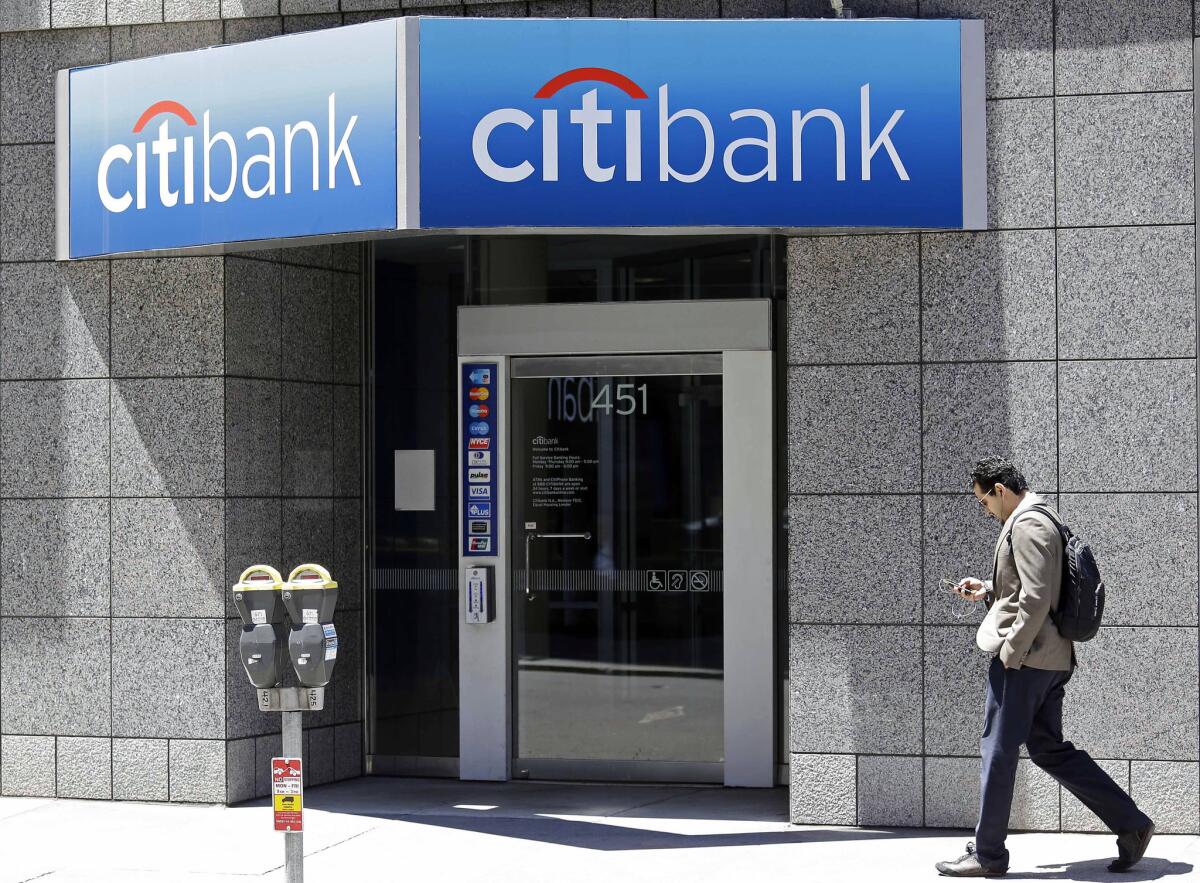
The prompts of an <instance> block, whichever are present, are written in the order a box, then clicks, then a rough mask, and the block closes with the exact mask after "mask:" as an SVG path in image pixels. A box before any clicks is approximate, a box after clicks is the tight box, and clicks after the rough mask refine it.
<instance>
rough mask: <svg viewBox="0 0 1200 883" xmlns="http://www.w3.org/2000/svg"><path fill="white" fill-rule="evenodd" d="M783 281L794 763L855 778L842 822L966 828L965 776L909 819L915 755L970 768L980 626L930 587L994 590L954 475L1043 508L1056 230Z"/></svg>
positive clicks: (862, 245) (809, 772)
mask: <svg viewBox="0 0 1200 883" xmlns="http://www.w3.org/2000/svg"><path fill="white" fill-rule="evenodd" d="M789 263H790V267H789V276H790V279H789V288H790V292H791V294H790V297H789V313H790V315H789V323H790V328H789V332H790V333H789V363H790V364H791V365H792V367H791V369H790V373H791V387H792V388H791V392H790V394H789V398H790V402H789V406H790V407H789V411H790V422H791V424H792V425H791V431H790V442H789V446H790V448H791V451H790V457H791V464H792V468H791V472H792V474H791V477H790V492H791V494H792V497H791V520H790V521H791V523H790V532H791V538H790V546H791V555H790V566H791V574H790V596H791V616H790V621H791V622H792V624H793V627H792V630H793V638H792V648H791V657H792V662H791V684H790V687H791V691H792V698H791V721H792V722H791V727H792V733H791V749H792V751H793V752H796V753H798V754H802V755H808V756H809V757H807V758H806V759H805V761H804V766H803V770H804V772H803V773H802V775H806V776H815V777H817V778H818V779H819V778H822V777H832V778H833V779H835V780H838V781H845V777H846V776H847V775H849V776H850V777H851V778H855V777H856V778H857V779H858V781H857V784H856V785H855V787H856V788H857V790H858V793H859V800H858V802H857V810H856V811H855V810H854V809H853V806H854V803H850V804H849V806H850V807H851V809H850V812H851V813H855V812H856V814H857V818H856V819H852V820H850V819H848V821H852V822H853V821H856V822H857V823H860V824H904V825H919V824H923V823H933V824H945V825H948V826H966V825H970V824H973V821H974V818H973V816H974V813H975V810H976V807H975V806H974V805H973V802H972V801H971V800H970V799H961V800H960V799H957V798H953V797H952V795H953V794H955V793H958V792H969V791H970V788H969V787H966V786H967V785H969V784H970V780H972V779H977V777H978V771H977V769H974V770H970V769H968V768H967V767H968V766H970V765H967V766H962V765H957V766H952V767H950V768H948V769H947V771H946V772H949V773H952V776H951V779H952V781H948V782H946V783H945V784H946V785H947V786H949V789H948V791H945V792H942V791H939V793H938V794H931V795H930V797H931V798H932V800H931V801H930V805H929V806H928V807H926V806H923V805H921V803H920V799H919V797H917V795H920V794H922V793H925V785H926V781H925V780H926V778H927V777H928V776H930V775H932V773H931V772H928V771H925V770H924V765H923V764H922V763H921V761H920V759H919V757H913V755H921V754H935V755H941V756H943V757H950V758H953V757H955V756H961V757H972V756H978V739H979V727H980V725H981V724H980V713H981V709H982V706H983V691H984V684H985V680H984V673H985V669H986V662H987V660H986V658H985V657H984V656H983V654H981V653H979V652H978V651H977V650H976V649H975V645H974V629H975V625H976V623H977V622H978V620H979V618H980V615H981V614H980V611H978V610H976V609H974V608H970V607H967V606H966V605H965V604H963V603H962V602H957V601H956V600H955V599H954V598H953V597H952V596H951V595H950V594H949V592H947V590H946V589H945V588H944V587H943V586H942V585H941V584H940V580H941V579H952V580H957V579H959V578H961V577H963V576H967V575H976V576H979V577H984V578H985V577H987V576H989V575H990V571H991V566H992V551H993V548H994V543H995V539H996V535H997V530H998V527H999V526H998V525H997V524H995V522H992V521H990V520H988V519H986V518H985V517H983V515H982V514H981V513H980V511H979V509H978V506H977V504H976V503H975V501H974V499H973V497H972V496H970V495H969V470H970V468H971V466H972V465H973V464H974V463H975V461H976V460H978V459H980V458H981V457H984V456H987V455H991V454H1000V455H1003V456H1007V457H1009V458H1011V459H1012V460H1013V461H1014V462H1016V463H1017V464H1018V465H1019V466H1020V467H1021V468H1022V469H1023V470H1024V471H1025V473H1026V475H1027V477H1028V478H1029V480H1030V484H1031V485H1032V486H1033V487H1034V488H1035V489H1037V490H1039V491H1042V492H1049V493H1051V494H1053V493H1054V491H1055V490H1056V478H1057V466H1056V464H1057V430H1056V421H1055V413H1056V381H1055V367H1054V364H1053V362H1052V361H1051V362H1049V363H1046V362H1037V361H1033V360H1034V359H1047V358H1048V359H1051V360H1052V359H1053V358H1054V355H1055V342H1054V336H1055V327H1054V319H1055V308H1054V298H1055V292H1054V270H1053V234H1052V233H1051V232H1047V231H1037V232H1034V233H1026V232H1023V231H1014V232H1012V233H1009V232H984V233H946V234H931V235H921V236H917V235H900V236H861V237H836V238H834V237H828V238H824V237H823V238H817V239H797V240H793V241H792V243H791V248H790V249H789ZM914 626H916V627H917V628H914ZM921 626H927V627H928V628H926V629H924V635H923V630H922V628H921ZM884 660H886V662H884ZM829 754H835V755H836V754H841V755H843V756H846V755H855V754H859V755H868V754H869V755H902V756H901V757H893V758H887V757H884V758H861V759H860V762H858V763H855V764H852V765H851V766H850V767H848V768H847V769H846V770H845V771H842V772H839V771H837V770H835V769H834V764H835V763H836V760H824V761H822V760H821V758H820V757H819V756H820V755H829ZM810 761H814V762H815V764H816V766H815V767H813V768H811V769H810V767H812V766H813V765H812V764H811V763H810ZM794 781H795V779H794ZM842 787H846V786H844V785H843V786H842ZM976 787H977V786H976ZM889 788H899V789H901V790H904V791H906V792H908V793H909V795H910V796H909V797H907V798H905V799H903V800H896V799H894V798H888V797H886V795H885V794H884V793H883V792H885V791H887V790H888V789H889ZM914 798H915V799H914ZM794 799H796V798H795V796H794ZM940 800H950V801H951V802H952V804H953V807H952V808H951V809H949V810H948V811H943V810H941V809H939V808H938V807H937V806H936V801H940ZM801 802H803V801H801ZM846 805H847V804H845V803H843V804H841V806H843V807H844V806H846ZM827 810H828V807H825V808H824V809H822V808H819V807H814V813H813V815H812V817H811V818H812V819H813V820H814V821H815V820H818V819H820V820H822V821H828V816H826V817H825V818H823V819H822V818H821V815H822V813H823V812H825V811H827ZM842 812H843V813H844V810H843V811H842ZM797 815H798V817H799V818H800V819H801V820H804V813H803V811H801V812H799V813H798V814H797ZM840 820H841V819H840V818H839V821H840ZM1054 823H1055V824H1054V826H1055V827H1057V817H1056V818H1055V819H1054Z"/></svg>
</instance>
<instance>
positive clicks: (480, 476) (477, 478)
mask: <svg viewBox="0 0 1200 883" xmlns="http://www.w3.org/2000/svg"><path fill="white" fill-rule="evenodd" d="M491 480H492V470H490V469H469V470H467V481H469V482H471V484H481V483H483V482H488V481H491Z"/></svg>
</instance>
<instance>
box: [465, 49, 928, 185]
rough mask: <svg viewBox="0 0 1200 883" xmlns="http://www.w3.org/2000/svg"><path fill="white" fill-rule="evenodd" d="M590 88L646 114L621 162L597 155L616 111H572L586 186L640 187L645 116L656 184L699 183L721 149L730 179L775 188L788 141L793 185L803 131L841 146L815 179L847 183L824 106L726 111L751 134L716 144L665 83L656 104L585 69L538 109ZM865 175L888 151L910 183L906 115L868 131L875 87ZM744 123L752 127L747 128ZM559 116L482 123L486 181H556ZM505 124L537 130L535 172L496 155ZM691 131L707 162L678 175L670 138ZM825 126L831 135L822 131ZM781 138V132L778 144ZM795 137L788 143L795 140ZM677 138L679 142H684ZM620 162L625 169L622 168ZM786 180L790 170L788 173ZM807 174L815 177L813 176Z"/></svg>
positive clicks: (500, 113) (896, 113)
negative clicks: (620, 183)
mask: <svg viewBox="0 0 1200 883" xmlns="http://www.w3.org/2000/svg"><path fill="white" fill-rule="evenodd" d="M584 82H597V83H600V84H602V85H609V86H612V87H614V88H616V89H619V90H620V91H621V92H624V93H625V95H626V96H628V97H629V98H630V99H632V100H633V101H635V102H639V103H640V102H642V101H645V102H647V108H648V112H647V113H646V114H644V112H643V110H642V109H641V108H640V107H634V108H628V109H626V110H625V112H624V119H623V121H622V123H621V125H623V126H624V136H625V137H624V151H623V156H619V157H618V156H601V155H600V140H601V138H600V130H601V127H607V126H612V125H616V123H615V122H614V120H613V111H612V110H611V109H607V108H604V107H602V106H601V105H600V89H599V87H597V88H593V89H589V90H588V91H587V92H585V93H584V94H583V96H582V98H581V99H580V103H579V106H578V107H575V108H571V109H570V111H569V114H568V116H567V125H572V126H579V127H580V137H581V142H582V147H581V153H582V155H581V156H579V157H578V158H572V161H578V162H579V163H580V165H581V167H582V170H583V173H584V175H586V176H587V178H588V180H590V181H594V182H597V183H604V182H606V181H612V180H613V179H614V178H615V177H616V176H617V173H618V171H620V173H621V175H622V177H623V178H624V180H626V181H641V180H642V176H643V169H642V160H643V144H642V132H643V128H644V126H643V123H644V115H649V116H650V125H656V126H657V130H658V157H657V159H658V162H657V179H658V180H659V181H680V182H682V183H684V184H694V183H696V182H698V181H702V180H703V179H704V178H706V177H707V176H708V175H709V174H710V173H713V169H714V166H716V165H717V153H718V150H720V154H721V162H720V165H719V169H720V172H721V173H723V174H724V175H726V176H727V177H728V178H730V179H731V180H733V181H736V182H739V183H751V182H754V181H758V180H760V179H764V178H765V179H766V180H768V181H776V180H778V178H779V174H780V173H779V155H780V152H781V146H780V145H781V143H782V144H783V148H784V149H785V150H787V151H788V152H790V155H791V169H790V178H791V180H792V181H797V182H799V181H803V180H804V171H805V170H804V157H803V146H804V137H805V130H806V128H808V127H809V126H811V127H812V128H811V129H810V130H809V132H810V134H809V137H810V138H811V137H826V138H832V139H833V140H834V148H835V149H834V162H833V164H832V165H833V167H832V168H829V169H819V170H817V171H816V172H815V174H820V175H831V176H832V177H833V178H834V179H835V180H837V181H845V180H846V128H847V126H846V122H845V121H844V120H843V119H842V116H841V115H840V114H838V113H836V112H834V111H833V110H830V109H828V108H823V107H816V108H811V109H808V110H804V109H801V108H797V109H795V110H792V111H791V112H790V114H789V115H788V118H787V119H783V120H777V119H776V118H775V116H773V115H772V114H771V113H769V112H768V111H766V110H764V109H762V108H756V107H744V108H740V109H738V110H734V111H732V112H731V113H729V120H730V122H732V123H736V124H739V125H741V126H743V127H744V129H745V136H744V137H739V138H735V139H733V140H730V141H729V142H728V143H727V144H724V145H719V144H718V143H717V136H716V132H715V129H714V127H713V123H712V119H711V118H710V117H709V115H708V114H706V113H705V112H703V111H701V110H699V109H697V108H694V107H682V106H678V105H676V106H675V109H672V103H671V95H670V86H669V84H667V83H663V84H662V85H660V86H659V87H658V90H657V94H656V98H655V99H654V100H652V99H651V98H650V96H649V95H648V94H647V93H646V91H645V90H644V89H643V88H642V87H641V86H639V85H638V84H637V83H636V82H634V81H633V80H631V79H630V78H629V77H627V76H625V75H624V74H621V73H618V72H617V71H614V70H610V69H609V68H601V67H580V68H575V69H573V70H569V71H565V72H563V73H561V74H559V75H558V76H556V77H553V78H551V79H550V80H549V81H547V82H546V84H545V85H543V86H542V87H541V88H540V89H538V90H537V91H536V92H535V93H534V96H533V97H534V98H535V99H538V100H539V101H548V100H549V99H551V98H553V97H554V96H555V95H556V94H558V93H559V92H560V91H561V90H563V89H565V88H566V87H568V86H572V85H575V84H577V83H584ZM858 104H859V107H858V110H859V118H858V135H859V138H858V142H859V168H858V170H857V171H858V177H860V178H861V179H862V180H863V181H870V180H871V174H872V166H873V161H874V159H875V156H876V154H877V153H878V152H879V151H880V150H881V149H882V150H883V151H884V152H885V153H886V154H887V157H888V159H889V160H890V161H891V167H892V172H893V173H894V174H895V175H896V176H897V177H898V178H899V180H901V181H908V180H909V175H908V170H907V169H906V168H905V165H904V162H903V160H902V159H901V156H900V151H899V150H898V149H897V147H896V145H895V143H894V142H893V141H892V134H893V130H894V129H895V127H896V125H897V124H898V123H899V122H900V120H901V118H902V117H903V116H904V109H903V108H897V109H895V110H893V111H892V113H891V115H890V116H889V117H888V120H887V122H886V123H885V124H884V125H883V127H882V128H880V129H878V131H877V133H874V134H873V129H872V124H871V84H870V83H863V84H862V86H861V87H860V88H859V102H858ZM742 121H745V122H744V124H743V123H742ZM561 122H562V121H561V120H560V118H559V109H557V108H553V107H546V106H544V105H543V106H541V108H540V120H538V119H535V117H534V115H533V114H531V113H529V112H528V111H526V110H522V109H521V108H519V107H503V108H499V109H497V110H493V111H491V112H490V113H488V114H486V115H484V117H483V118H482V119H480V120H479V122H478V123H477V124H476V126H475V129H474V132H473V134H472V137H471V153H472V156H473V157H474V160H475V165H476V167H477V168H478V169H479V170H480V171H481V172H482V173H483V174H485V175H486V176H487V177H489V178H491V179H492V180H494V181H500V182H503V183H510V184H511V183H517V182H520V181H524V180H525V179H526V178H529V177H531V176H532V175H534V174H537V173H539V172H540V175H541V179H542V180H543V181H558V180H559V166H560V160H562V157H560V155H559V141H560V139H559V127H560V124H561ZM505 126H517V127H519V128H521V129H523V130H525V131H529V130H531V129H532V128H534V127H535V126H536V127H538V128H540V130H541V131H540V134H541V156H540V157H538V158H537V159H538V164H537V165H535V164H534V157H532V156H530V157H527V158H525V159H523V160H522V161H521V162H519V163H516V164H515V165H503V164H501V163H500V162H498V161H497V160H496V159H495V157H494V156H493V154H492V150H491V139H492V136H493V133H495V132H496V131H497V130H499V129H501V128H502V127H505ZM688 126H690V127H692V131H691V132H690V133H688V134H689V136H693V135H695V134H696V133H697V132H698V133H699V135H700V137H701V139H702V146H703V150H702V156H701V158H700V160H699V162H698V163H697V164H696V165H695V167H694V168H678V167H676V166H675V165H673V164H672V158H671V136H672V132H673V131H679V130H682V129H683V128H684V127H688ZM818 128H823V129H824V132H822V133H818V131H817V130H818ZM780 130H782V131H783V136H782V137H781V134H780ZM789 135H790V137H788V136H789ZM677 137H678V136H677ZM618 163H619V164H620V168H619V169H618ZM785 174H787V172H785ZM809 174H810V176H811V175H812V174H814V172H813V170H812V169H810V170H809Z"/></svg>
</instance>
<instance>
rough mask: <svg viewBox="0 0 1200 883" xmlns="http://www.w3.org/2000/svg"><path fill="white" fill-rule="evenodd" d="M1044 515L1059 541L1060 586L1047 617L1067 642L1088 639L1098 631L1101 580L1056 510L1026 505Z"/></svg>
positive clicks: (1090, 557)
mask: <svg viewBox="0 0 1200 883" xmlns="http://www.w3.org/2000/svg"><path fill="white" fill-rule="evenodd" d="M1029 508H1030V509H1037V510H1038V511H1040V512H1041V513H1042V514H1043V515H1046V516H1047V517H1048V518H1049V519H1050V520H1051V521H1053V522H1054V526H1055V527H1057V528H1058V533H1059V535H1060V536H1061V537H1062V541H1063V573H1062V589H1061V591H1060V592H1059V596H1058V606H1057V607H1056V608H1054V609H1053V610H1051V611H1050V618H1051V619H1052V620H1053V621H1054V624H1055V625H1056V626H1057V627H1058V633H1059V634H1060V635H1062V636H1063V637H1064V638H1066V639H1067V640H1068V641H1090V640H1091V639H1092V638H1094V637H1096V632H1098V631H1099V630H1100V619H1101V618H1102V617H1103V616H1104V580H1103V579H1102V578H1101V577H1100V568H1098V567H1097V566H1096V558H1095V556H1093V555H1092V549H1091V547H1090V546H1089V545H1088V544H1087V543H1086V542H1084V540H1083V538H1082V537H1077V536H1075V534H1073V533H1071V528H1069V527H1067V526H1066V525H1065V524H1063V522H1062V519H1060V518H1059V517H1058V515H1057V513H1055V512H1054V510H1053V509H1051V508H1050V507H1049V506H1046V505H1043V504H1041V503H1038V504H1035V505H1033V506H1030V507H1029ZM1008 545H1009V548H1010V549H1011V548H1012V531H1009V532H1008Z"/></svg>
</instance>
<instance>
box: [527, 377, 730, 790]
mask: <svg viewBox="0 0 1200 883" xmlns="http://www.w3.org/2000/svg"><path fill="white" fill-rule="evenodd" d="M706 369H707V373H685V372H686V371H697V370H699V371H705V370H706ZM606 372H609V373H606ZM618 372H620V373H618ZM672 372H673V373H672ZM531 374H536V375H537V376H529V375H531ZM511 403H512V410H511V415H512V430H511V431H512V447H511V450H512V453H513V456H512V462H513V467H514V470H513V479H512V480H513V485H512V496H511V499H512V513H513V514H512V518H513V524H512V527H513V533H512V537H513V540H514V541H513V544H512V549H513V570H514V573H513V575H512V576H513V579H512V586H513V598H512V605H513V607H512V609H513V611H514V613H515V616H514V628H515V632H514V644H515V656H516V672H515V684H516V691H515V693H516V707H515V709H514V715H515V731H516V732H515V735H516V743H515V755H516V761H515V763H514V771H515V772H516V774H518V775H520V772H521V770H522V769H523V768H528V767H536V765H537V764H536V761H537V760H538V759H559V760H574V761H578V762H579V764H578V768H579V769H580V770H581V771H584V770H586V769H587V768H588V764H589V763H591V764H592V765H593V767H594V766H595V762H610V763H611V762H618V763H619V762H628V761H651V762H658V763H660V764H661V763H663V762H667V763H671V762H684V763H719V762H720V761H721V760H722V759H723V754H724V749H723V717H722V707H723V681H722V665H723V662H722V653H723V648H722V637H723V626H722V621H723V618H722V598H721V590H722V582H723V579H722V577H723V574H722V535H723V525H722V500H721V488H722V485H721V454H722V451H721V445H722V432H721V410H722V406H721V374H720V356H665V357H653V358H651V357H642V358H641V359H639V358H638V357H633V358H624V359H620V360H614V359H603V358H602V359H560V360H552V359H537V360H515V361H514V363H513V380H512V387H511ZM523 762H525V763H524V764H523ZM557 769H559V771H560V772H561V770H562V769H563V768H562V767H559V768H557ZM645 771H646V773H647V775H645V776H641V775H638V774H633V775H632V777H634V778H661V777H663V776H664V775H665V777H667V778H669V777H670V774H669V773H666V774H662V773H659V774H655V773H653V772H651V771H650V770H649V767H645ZM535 774H536V773H535ZM568 774H569V773H568ZM580 777H587V774H586V772H582V773H581V776H580ZM713 777H714V778H715V780H717V781H719V780H720V772H719V769H717V771H716V772H715V773H714V775H713Z"/></svg>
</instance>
